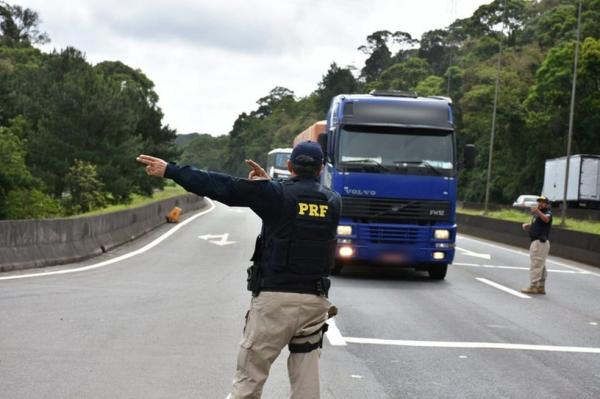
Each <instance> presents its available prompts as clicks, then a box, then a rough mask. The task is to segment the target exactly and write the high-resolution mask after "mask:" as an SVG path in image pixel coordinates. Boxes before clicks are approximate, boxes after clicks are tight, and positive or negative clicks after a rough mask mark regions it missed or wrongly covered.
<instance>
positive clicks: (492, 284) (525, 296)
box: [475, 277, 531, 299]
mask: <svg viewBox="0 0 600 399" xmlns="http://www.w3.org/2000/svg"><path fill="white" fill-rule="evenodd" d="M475 280H477V281H481V282H482V283H484V284H487V285H490V286H492V287H494V288H498V289H499V290H501V291H504V292H508V293H509V294H511V295H514V296H518V297H519V298H523V299H531V297H530V296H529V295H525V294H523V293H520V292H519V291H515V290H513V289H511V288H508V287H505V286H503V285H501V284H498V283H495V282H493V281H491V280H488V279H487V278H483V277H475Z"/></svg>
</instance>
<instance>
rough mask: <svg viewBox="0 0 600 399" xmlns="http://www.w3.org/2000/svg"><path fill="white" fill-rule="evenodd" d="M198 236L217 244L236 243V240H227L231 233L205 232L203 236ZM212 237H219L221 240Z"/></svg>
mask: <svg viewBox="0 0 600 399" xmlns="http://www.w3.org/2000/svg"><path fill="white" fill-rule="evenodd" d="M198 238H200V239H202V240H206V241H208V242H210V243H212V244H217V245H219V246H221V247H222V246H224V245H229V244H235V241H227V239H228V238H229V233H225V234H205V235H203V236H198ZM212 238H219V240H218V241H217V240H212Z"/></svg>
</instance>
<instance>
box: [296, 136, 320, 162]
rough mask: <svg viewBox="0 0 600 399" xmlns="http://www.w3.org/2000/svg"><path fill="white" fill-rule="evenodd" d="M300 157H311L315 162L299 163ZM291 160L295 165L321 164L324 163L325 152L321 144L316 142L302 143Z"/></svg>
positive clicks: (297, 145) (297, 146) (298, 145)
mask: <svg viewBox="0 0 600 399" xmlns="http://www.w3.org/2000/svg"><path fill="white" fill-rule="evenodd" d="M300 155H306V156H309V157H311V158H312V159H313V160H314V162H297V158H298V157H299V156H300ZM290 160H291V161H292V163H293V164H298V163H300V164H321V163H323V150H322V149H321V145H320V144H319V143H315V142H314V141H310V140H309V141H302V142H300V143H298V144H296V146H295V147H294V149H293V150H292V155H291V156H290Z"/></svg>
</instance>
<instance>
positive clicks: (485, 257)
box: [455, 247, 492, 260]
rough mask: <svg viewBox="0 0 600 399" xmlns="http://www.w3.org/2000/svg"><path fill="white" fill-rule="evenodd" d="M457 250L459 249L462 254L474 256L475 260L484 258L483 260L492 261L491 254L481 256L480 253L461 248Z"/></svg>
mask: <svg viewBox="0 0 600 399" xmlns="http://www.w3.org/2000/svg"><path fill="white" fill-rule="evenodd" d="M455 248H456V249H458V250H459V251H460V252H462V253H463V255H467V256H473V257H475V258H482V259H487V260H490V259H492V256H491V255H490V254H480V253H478V252H473V251H469V250H468V249H464V248H460V247H455Z"/></svg>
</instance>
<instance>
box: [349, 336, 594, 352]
mask: <svg viewBox="0 0 600 399" xmlns="http://www.w3.org/2000/svg"><path fill="white" fill-rule="evenodd" d="M344 339H345V340H346V342H350V343H355V344H373V345H393V346H415V347H428V348H462V349H464V348H467V349H512V350H526V351H548V352H574V353H598V354H600V348H592V347H585V346H554V345H526V344H506V343H501V342H451V341H413V340H401V339H375V338H354V337H345V338H344Z"/></svg>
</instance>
